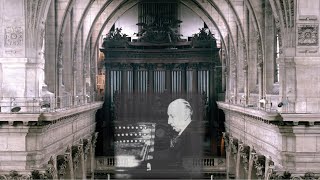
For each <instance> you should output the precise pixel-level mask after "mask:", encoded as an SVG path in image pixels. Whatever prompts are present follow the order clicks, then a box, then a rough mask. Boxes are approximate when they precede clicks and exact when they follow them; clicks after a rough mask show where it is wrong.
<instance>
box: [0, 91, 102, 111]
mask: <svg viewBox="0 0 320 180" xmlns="http://www.w3.org/2000/svg"><path fill="white" fill-rule="evenodd" d="M95 99H96V95H95V94H94V95H79V96H71V95H66V96H56V97H53V96H52V97H3V98H0V113H25V114H35V113H43V112H56V111H60V110H66V109H71V108H74V107H77V106H82V105H85V104H88V103H92V102H94V101H95Z"/></svg>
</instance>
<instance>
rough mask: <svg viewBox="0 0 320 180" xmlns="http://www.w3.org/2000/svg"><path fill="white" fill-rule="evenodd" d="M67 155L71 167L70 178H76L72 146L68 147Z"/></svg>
mask: <svg viewBox="0 0 320 180" xmlns="http://www.w3.org/2000/svg"><path fill="white" fill-rule="evenodd" d="M65 155H66V156H67V158H68V167H69V172H68V173H70V176H69V177H68V178H70V179H74V169H73V160H72V151H71V149H70V147H68V148H67V151H66V153H65Z"/></svg>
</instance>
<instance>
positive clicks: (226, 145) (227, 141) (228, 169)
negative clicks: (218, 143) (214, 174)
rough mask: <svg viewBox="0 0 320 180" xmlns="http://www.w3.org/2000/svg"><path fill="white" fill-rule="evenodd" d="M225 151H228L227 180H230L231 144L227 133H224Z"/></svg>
mask: <svg viewBox="0 0 320 180" xmlns="http://www.w3.org/2000/svg"><path fill="white" fill-rule="evenodd" d="M222 135H223V140H224V145H225V150H226V175H227V176H226V179H229V173H230V150H231V149H230V144H229V138H228V135H227V133H226V132H223V133H222Z"/></svg>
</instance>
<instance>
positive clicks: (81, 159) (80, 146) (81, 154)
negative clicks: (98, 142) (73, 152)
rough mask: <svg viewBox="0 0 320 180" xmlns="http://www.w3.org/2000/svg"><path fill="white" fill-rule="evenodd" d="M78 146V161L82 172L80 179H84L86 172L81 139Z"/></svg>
mask: <svg viewBox="0 0 320 180" xmlns="http://www.w3.org/2000/svg"><path fill="white" fill-rule="evenodd" d="M79 148H80V150H79V151H80V163H81V167H79V168H81V172H82V175H81V176H82V179H86V178H87V173H86V166H85V161H84V146H83V140H82V139H81V141H80V144H79Z"/></svg>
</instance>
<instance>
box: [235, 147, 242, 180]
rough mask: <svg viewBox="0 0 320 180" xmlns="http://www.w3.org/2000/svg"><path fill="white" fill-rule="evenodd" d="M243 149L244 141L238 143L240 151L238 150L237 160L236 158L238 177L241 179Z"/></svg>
mask: <svg viewBox="0 0 320 180" xmlns="http://www.w3.org/2000/svg"><path fill="white" fill-rule="evenodd" d="M241 151H243V143H242V142H239V143H238V152H237V160H236V179H240V176H239V174H240V158H241V156H240V155H241Z"/></svg>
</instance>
